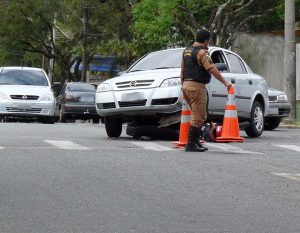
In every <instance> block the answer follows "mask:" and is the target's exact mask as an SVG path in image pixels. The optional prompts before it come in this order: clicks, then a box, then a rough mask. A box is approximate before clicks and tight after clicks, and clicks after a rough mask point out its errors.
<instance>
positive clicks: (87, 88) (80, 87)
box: [67, 84, 96, 92]
mask: <svg viewBox="0 0 300 233" xmlns="http://www.w3.org/2000/svg"><path fill="white" fill-rule="evenodd" d="M67 90H68V91H70V92H95V91H96V88H95V86H94V85H91V84H70V85H68V88H67Z"/></svg>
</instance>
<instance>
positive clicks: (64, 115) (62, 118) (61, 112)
mask: <svg viewBox="0 0 300 233" xmlns="http://www.w3.org/2000/svg"><path fill="white" fill-rule="evenodd" d="M59 121H60V122H62V123H66V122H67V116H66V114H64V112H63V110H62V108H61V107H60V108H59Z"/></svg>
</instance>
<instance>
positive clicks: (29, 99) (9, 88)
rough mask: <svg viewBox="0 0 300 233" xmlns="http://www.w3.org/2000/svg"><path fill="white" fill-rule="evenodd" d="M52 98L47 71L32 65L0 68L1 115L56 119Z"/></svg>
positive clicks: (48, 120)
mask: <svg viewBox="0 0 300 233" xmlns="http://www.w3.org/2000/svg"><path fill="white" fill-rule="evenodd" d="M54 110H55V98H54V94H53V91H52V88H51V84H50V82H49V79H48V77H47V74H46V73H45V71H44V70H43V69H39V68H31V67H1V68H0V116H2V118H8V117H22V118H33V117H34V118H38V120H40V121H42V122H43V123H49V124H53V123H54V120H55V116H54Z"/></svg>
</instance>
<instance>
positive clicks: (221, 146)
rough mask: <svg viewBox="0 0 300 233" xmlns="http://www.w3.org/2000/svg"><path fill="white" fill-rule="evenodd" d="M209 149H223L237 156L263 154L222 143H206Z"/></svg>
mask: <svg viewBox="0 0 300 233" xmlns="http://www.w3.org/2000/svg"><path fill="white" fill-rule="evenodd" d="M205 145H207V147H208V148H209V147H215V148H218V149H221V150H223V151H225V152H232V153H237V154H262V153H261V152H255V151H249V150H243V149H241V148H239V147H237V146H233V145H229V144H220V143H205Z"/></svg>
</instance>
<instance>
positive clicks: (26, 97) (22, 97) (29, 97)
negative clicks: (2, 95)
mask: <svg viewBox="0 0 300 233" xmlns="http://www.w3.org/2000/svg"><path fill="white" fill-rule="evenodd" d="M10 98H11V99H13V100H37V99H38V98H39V96H38V95H11V96H10Z"/></svg>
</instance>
